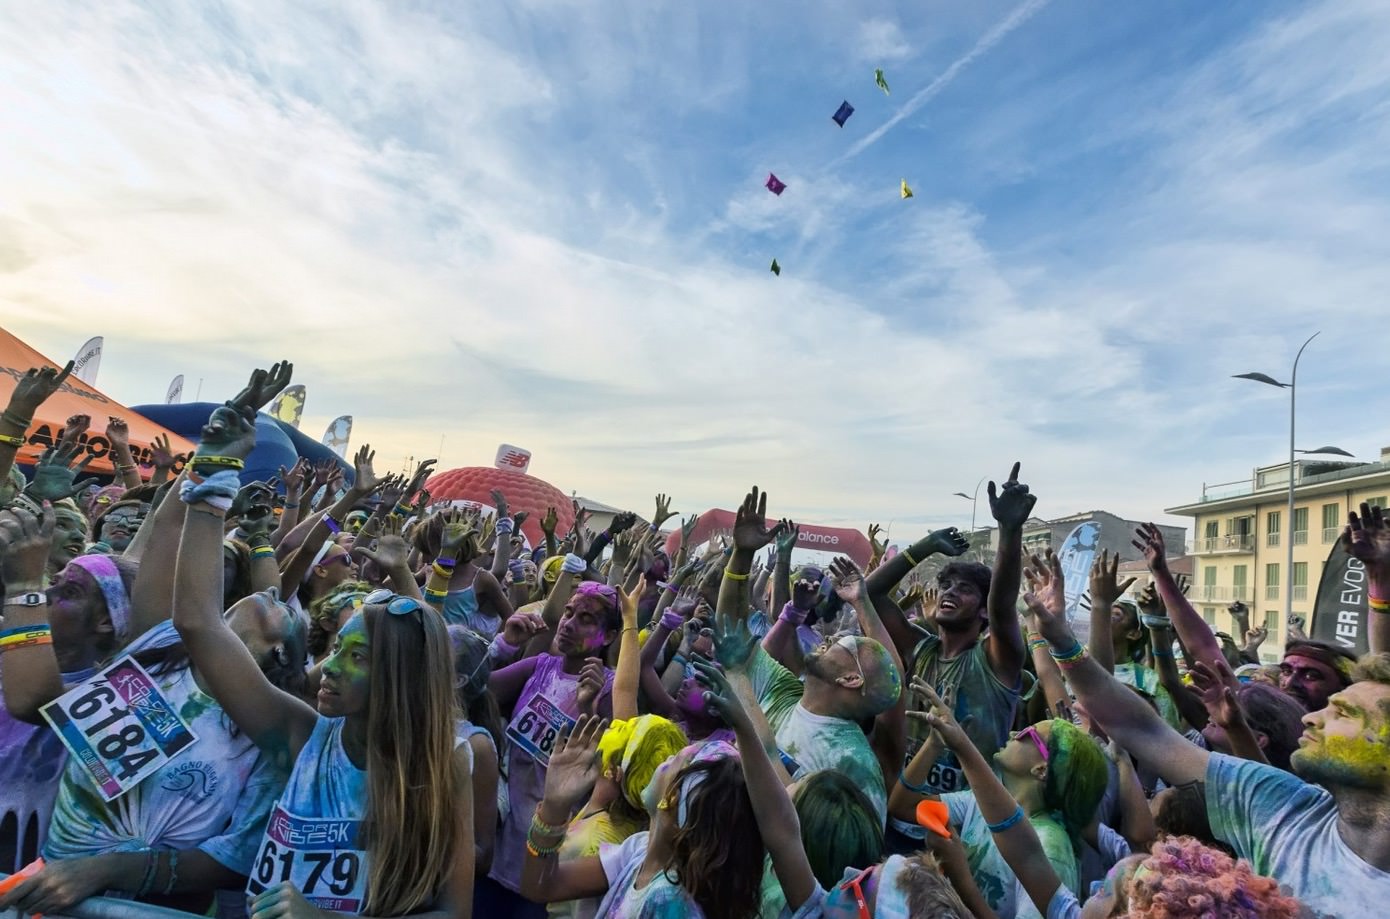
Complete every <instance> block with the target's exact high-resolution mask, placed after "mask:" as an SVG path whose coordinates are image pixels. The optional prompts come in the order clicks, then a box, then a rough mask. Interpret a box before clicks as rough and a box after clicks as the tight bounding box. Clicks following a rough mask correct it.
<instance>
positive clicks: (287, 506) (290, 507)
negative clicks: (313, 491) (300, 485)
mask: <svg viewBox="0 0 1390 919" xmlns="http://www.w3.org/2000/svg"><path fill="white" fill-rule="evenodd" d="M296 507H299V502H298V501H296V502H294V503H293V504H291V503H290V502H288V501H286V502H285V510H287V511H292V510H294V509H295V508H296Z"/></svg>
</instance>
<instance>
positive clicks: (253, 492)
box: [227, 482, 275, 530]
mask: <svg viewBox="0 0 1390 919" xmlns="http://www.w3.org/2000/svg"><path fill="white" fill-rule="evenodd" d="M274 508H275V489H274V488H272V487H271V486H270V485H269V483H266V482H251V483H249V484H246V485H243V486H241V490H240V491H238V492H237V494H236V497H235V498H233V499H232V506H231V508H230V509H229V510H228V511H227V515H228V516H229V517H240V518H242V521H241V522H242V527H243V529H248V530H249V529H250V528H251V526H249V525H254V524H255V523H256V522H257V521H260V520H262V519H264V522H265V523H266V525H267V527H268V526H269V523H270V520H271V518H273V517H274V516H275V510H274ZM248 524H249V525H248Z"/></svg>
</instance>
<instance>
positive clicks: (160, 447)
mask: <svg viewBox="0 0 1390 919" xmlns="http://www.w3.org/2000/svg"><path fill="white" fill-rule="evenodd" d="M178 459H179V458H178V457H177V456H176V455H175V454H174V448H173V447H171V446H170V445H169V435H168V434H162V433H161V434H156V435H155V437H154V440H152V441H150V465H151V466H153V467H154V468H156V469H173V468H174V466H175V465H176V464H177V463H178ZM296 468H298V467H297V466H296ZM281 478H284V476H283V475H282V476H281Z"/></svg>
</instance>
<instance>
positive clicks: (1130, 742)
mask: <svg viewBox="0 0 1390 919" xmlns="http://www.w3.org/2000/svg"><path fill="white" fill-rule="evenodd" d="M1030 583H1032V584H1033V585H1034V586H1033V588H1032V589H1030V590H1029V591H1028V593H1027V594H1025V595H1024V600H1025V602H1027V604H1028V608H1029V610H1030V611H1031V612H1032V613H1033V615H1034V616H1036V617H1037V622H1038V630H1039V631H1040V632H1041V633H1042V637H1043V638H1046V639H1047V641H1048V643H1049V644H1050V645H1051V646H1052V656H1053V657H1054V658H1055V659H1056V660H1057V663H1058V666H1060V667H1061V668H1062V671H1063V672H1064V673H1065V674H1066V676H1067V680H1068V682H1069V683H1070V684H1071V688H1072V691H1073V692H1074V693H1075V694H1076V698H1077V700H1078V701H1080V702H1081V703H1082V704H1083V705H1084V706H1085V707H1086V711H1087V712H1088V713H1090V716H1091V720H1092V721H1094V722H1095V723H1096V724H1098V725H1099V726H1100V727H1101V729H1102V730H1104V731H1105V733H1106V734H1107V735H1108V736H1110V737H1113V738H1114V739H1115V741H1116V742H1117V743H1119V744H1120V746H1122V747H1124V748H1125V749H1126V750H1128V751H1129V752H1130V753H1132V754H1134V756H1135V758H1136V759H1138V760H1139V762H1140V763H1143V764H1144V765H1145V766H1146V767H1148V768H1149V769H1151V770H1153V771H1155V772H1157V773H1158V774H1159V775H1160V776H1162V777H1163V780H1164V781H1165V782H1167V783H1168V784H1169V785H1181V784H1183V783H1185V782H1200V781H1202V780H1203V779H1204V778H1205V777H1206V771H1207V757H1208V753H1207V751H1206V750H1203V749H1201V748H1199V747H1197V746H1194V745H1193V744H1190V743H1188V742H1187V740H1186V739H1185V738H1184V737H1183V736H1182V735H1181V734H1179V733H1178V732H1177V731H1175V730H1173V729H1172V728H1171V727H1169V726H1168V724H1167V723H1166V722H1165V721H1164V720H1163V718H1162V716H1160V715H1159V714H1158V712H1156V711H1154V710H1153V708H1151V707H1150V706H1149V705H1148V703H1146V702H1145V701H1144V700H1143V699H1141V698H1140V697H1139V696H1138V694H1136V693H1135V692H1133V691H1132V690H1130V688H1129V687H1127V686H1125V685H1124V684H1122V683H1120V682H1119V681H1118V680H1116V679H1115V677H1114V676H1112V675H1111V674H1108V673H1106V672H1105V670H1104V669H1102V668H1101V666H1100V665H1099V664H1097V663H1096V662H1095V661H1093V660H1091V659H1090V655H1089V654H1088V653H1087V651H1086V647H1085V646H1084V645H1082V644H1081V643H1080V642H1079V641H1077V640H1076V636H1075V635H1073V634H1072V631H1071V626H1069V625H1068V624H1067V618H1066V588H1065V585H1064V583H1063V580H1062V566H1061V562H1060V561H1059V560H1058V559H1057V558H1056V556H1052V557H1050V558H1049V559H1048V564H1047V565H1046V567H1044V568H1043V569H1042V570H1041V571H1033V572H1032V574H1031V575H1030ZM972 787H973V786H972Z"/></svg>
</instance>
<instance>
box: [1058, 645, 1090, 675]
mask: <svg viewBox="0 0 1390 919" xmlns="http://www.w3.org/2000/svg"><path fill="white" fill-rule="evenodd" d="M1090 656H1091V652H1090V651H1087V650H1086V646H1085V645H1081V653H1080V654H1078V655H1076V656H1075V657H1068V658H1064V659H1059V658H1057V657H1056V656H1054V657H1053V660H1055V661H1057V666H1058V667H1059V668H1060V669H1062V670H1075V669H1076V668H1077V667H1080V666H1081V665H1082V664H1083V663H1085V662H1086V661H1087V660H1088V659H1089V658H1090Z"/></svg>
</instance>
